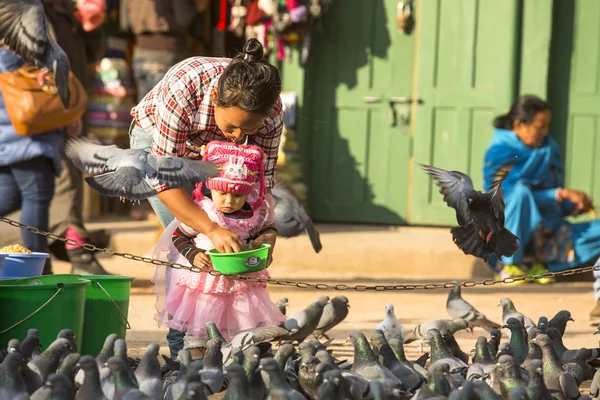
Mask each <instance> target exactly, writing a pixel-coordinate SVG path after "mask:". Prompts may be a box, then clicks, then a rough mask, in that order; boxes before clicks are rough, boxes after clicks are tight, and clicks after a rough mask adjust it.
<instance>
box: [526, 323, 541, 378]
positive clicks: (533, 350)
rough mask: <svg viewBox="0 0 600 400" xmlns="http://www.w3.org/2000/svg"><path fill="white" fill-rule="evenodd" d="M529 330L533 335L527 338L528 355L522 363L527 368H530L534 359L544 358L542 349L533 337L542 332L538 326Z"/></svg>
mask: <svg viewBox="0 0 600 400" xmlns="http://www.w3.org/2000/svg"><path fill="white" fill-rule="evenodd" d="M529 332H530V333H531V335H530V336H529V337H528V338H527V357H526V358H525V361H523V362H522V363H521V367H523V368H525V369H529V366H530V365H531V362H532V361H534V360H541V359H542V350H541V349H540V348H539V347H538V346H536V345H535V344H533V342H532V339H533V338H535V337H536V336H537V335H539V334H540V333H541V332H539V331H538V330H537V328H532V329H531V330H530V331H529Z"/></svg>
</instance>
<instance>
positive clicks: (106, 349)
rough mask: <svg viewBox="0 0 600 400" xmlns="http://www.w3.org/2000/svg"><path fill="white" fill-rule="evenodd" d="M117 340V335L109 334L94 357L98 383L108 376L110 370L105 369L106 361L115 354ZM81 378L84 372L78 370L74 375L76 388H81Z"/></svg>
mask: <svg viewBox="0 0 600 400" xmlns="http://www.w3.org/2000/svg"><path fill="white" fill-rule="evenodd" d="M118 339H119V335H117V334H116V333H111V334H110V335H108V336H107V337H106V339H104V344H103V345H102V349H101V350H100V352H99V353H98V355H97V356H96V364H97V365H98V370H99V378H100V382H104V381H105V380H106V379H107V378H108V376H109V375H110V369H109V368H108V367H106V366H105V364H106V362H107V361H108V359H109V358H111V357H112V356H113V355H114V354H115V352H114V347H115V342H116V341H117V340H118ZM83 377H84V372H83V370H82V369H80V370H79V372H77V374H76V375H75V385H76V386H81V383H82V382H83Z"/></svg>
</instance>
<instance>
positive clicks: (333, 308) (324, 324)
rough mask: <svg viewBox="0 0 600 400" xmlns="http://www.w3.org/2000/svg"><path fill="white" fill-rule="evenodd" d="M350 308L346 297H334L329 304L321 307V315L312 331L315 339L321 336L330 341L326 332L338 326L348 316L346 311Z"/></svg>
mask: <svg viewBox="0 0 600 400" xmlns="http://www.w3.org/2000/svg"><path fill="white" fill-rule="evenodd" d="M349 308H350V301H349V300H348V298H347V297H346V296H335V297H334V298H333V299H331V301H330V302H329V303H327V304H326V305H325V307H323V314H322V315H321V319H320V320H319V324H318V325H317V329H315V331H314V335H315V337H316V338H317V339H318V338H319V337H321V336H323V337H324V338H326V339H328V340H330V338H329V336H327V335H326V332H327V331H329V330H330V329H332V328H333V327H334V326H336V325H338V324H339V323H340V322H342V321H343V320H344V319H346V317H347V316H348V311H349V310H348V309H349Z"/></svg>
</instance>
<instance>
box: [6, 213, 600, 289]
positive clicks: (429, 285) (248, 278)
mask: <svg viewBox="0 0 600 400" xmlns="http://www.w3.org/2000/svg"><path fill="white" fill-rule="evenodd" d="M0 221H2V222H5V223H7V224H9V225H12V226H14V227H17V228H21V229H25V230H28V231H29V232H32V233H35V234H38V235H42V236H46V237H47V238H49V239H53V240H58V241H61V242H64V243H66V244H69V245H72V246H81V247H83V248H84V249H85V250H87V251H98V252H101V253H104V254H107V255H109V256H117V257H122V258H125V259H128V260H134V261H141V262H144V263H148V264H153V265H164V266H166V267H170V268H175V269H187V270H189V271H191V272H196V273H202V272H204V273H207V274H209V275H212V276H221V275H224V274H222V273H221V272H219V271H215V270H214V269H207V268H199V267H194V266H189V265H182V264H178V263H169V262H166V261H161V260H156V259H153V258H148V257H142V256H137V255H135V254H131V253H121V252H118V251H114V250H112V249H109V248H99V247H96V246H94V245H93V244H91V243H84V244H82V243H79V242H77V241H76V240H73V239H66V238H63V237H61V236H58V235H56V234H54V233H50V232H45V231H42V230H39V229H38V228H35V227H33V226H29V225H25V224H22V223H20V222H17V221H14V220H12V219H10V218H6V217H1V216H0ZM599 270H600V265H597V266H594V265H592V266H589V267H579V268H574V269H570V270H567V271H561V272H546V273H545V274H537V275H523V276H516V277H511V278H504V279H484V280H483V281H479V282H477V281H472V280H471V281H464V282H458V283H455V282H444V283H418V284H406V285H403V284H397V285H374V286H367V285H345V284H337V285H333V284H329V283H309V282H297V281H286V280H280V279H263V278H256V277H253V276H246V275H239V274H233V275H226V276H227V277H228V278H230V279H235V280H240V281H247V282H261V283H267V284H271V285H279V286H295V287H298V288H301V289H317V290H342V291H351V290H354V291H358V292H368V291H375V292H383V291H414V290H433V289H451V288H453V287H456V286H460V287H465V288H470V287H475V286H493V285H496V284H511V283H515V282H520V281H525V282H533V281H535V280H538V279H542V278H556V277H559V276H570V275H575V274H584V273H586V272H592V271H599Z"/></svg>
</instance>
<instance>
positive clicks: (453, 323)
mask: <svg viewBox="0 0 600 400" xmlns="http://www.w3.org/2000/svg"><path fill="white" fill-rule="evenodd" d="M468 328H469V323H468V322H467V321H465V320H464V319H461V318H459V319H430V320H428V321H425V322H423V323H421V324H419V325H417V326H415V327H414V328H413V329H412V331H409V332H406V335H405V338H404V343H405V344H406V343H411V342H413V341H415V340H418V339H420V340H421V342H420V343H419V352H421V353H422V352H423V342H425V341H427V332H429V330H431V329H436V330H438V331H441V330H442V329H448V330H449V331H450V333H452V334H455V333H456V332H458V331H459V330H463V329H464V330H466V329H468ZM388 340H389V339H388Z"/></svg>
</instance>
